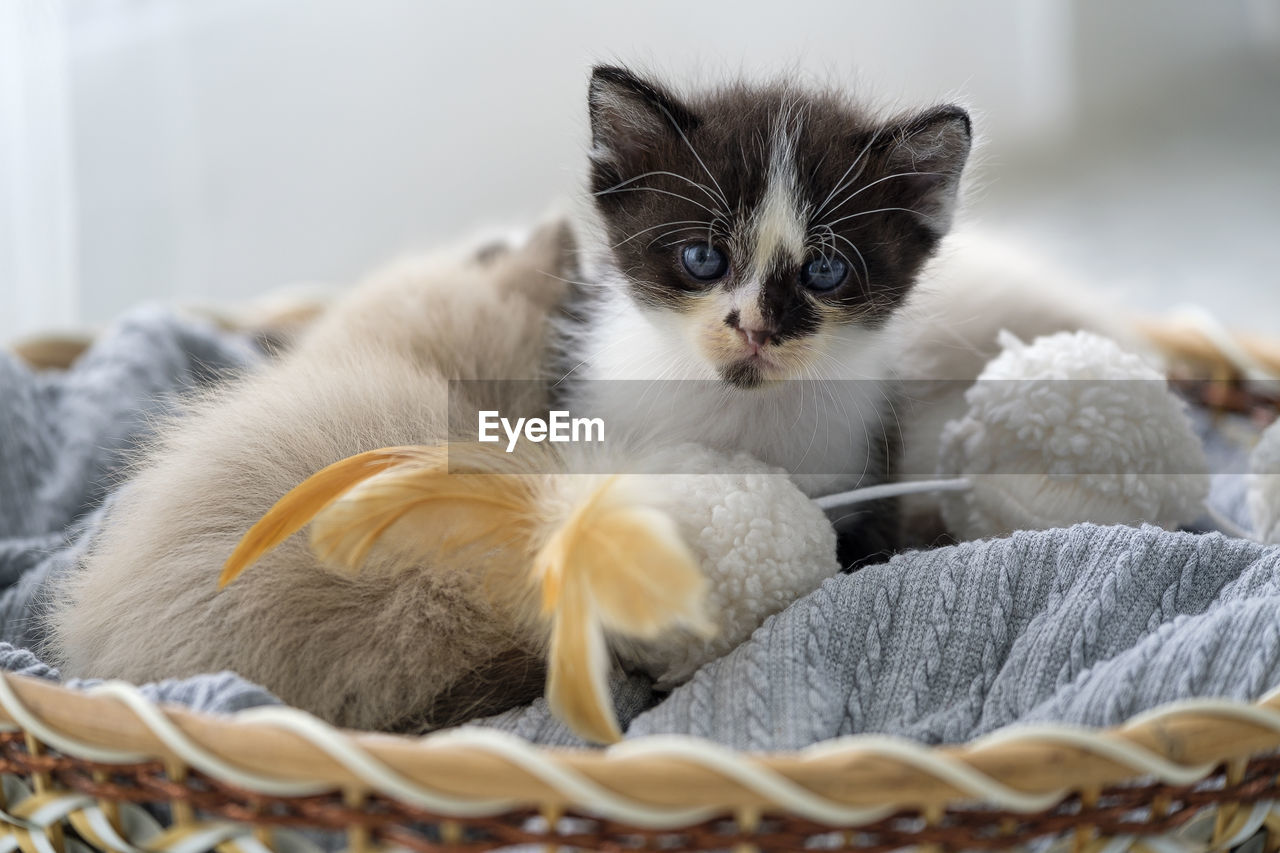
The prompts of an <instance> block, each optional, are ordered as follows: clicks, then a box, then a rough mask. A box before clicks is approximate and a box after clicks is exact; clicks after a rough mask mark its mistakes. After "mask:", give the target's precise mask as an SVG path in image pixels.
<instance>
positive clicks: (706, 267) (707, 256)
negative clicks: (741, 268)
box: [680, 243, 729, 281]
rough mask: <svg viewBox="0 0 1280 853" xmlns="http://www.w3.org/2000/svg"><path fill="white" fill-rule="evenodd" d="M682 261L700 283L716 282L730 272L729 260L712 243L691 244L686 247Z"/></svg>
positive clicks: (681, 256)
mask: <svg viewBox="0 0 1280 853" xmlns="http://www.w3.org/2000/svg"><path fill="white" fill-rule="evenodd" d="M680 260H681V261H682V262H683V263H684V268H685V269H686V270H688V272H689V275H691V276H693V277H694V278H696V279H697V280H698V281H714V280H715V279H717V278H720V277H722V276H723V275H724V274H725V273H726V272H728V270H729V259H728V258H726V257H725V256H724V252H721V251H720V250H719V249H717V248H716V247H715V246H712V245H711V244H710V243H690V244H689V245H688V246H685V247H684V251H683V252H682V253H681V254H680Z"/></svg>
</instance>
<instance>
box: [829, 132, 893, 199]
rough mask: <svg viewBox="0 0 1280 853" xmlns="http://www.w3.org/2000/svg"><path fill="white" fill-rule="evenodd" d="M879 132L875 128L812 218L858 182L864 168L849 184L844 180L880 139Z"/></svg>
mask: <svg viewBox="0 0 1280 853" xmlns="http://www.w3.org/2000/svg"><path fill="white" fill-rule="evenodd" d="M881 130H882V128H876V130H875V132H874V133H872V134H871V138H870V139H868V140H867V144H866V145H864V146H862V150H861V151H860V152H858V156H857V157H855V158H853V162H852V163H850V164H849V168H847V169H845V170H844V174H843V175H841V176H840V180H838V181H836V186H835V189H833V190H831V192H829V193H827V197H826V198H825V199H823V201H822V204H821V205H819V207H818V209H817V211H816V212H815V213H814V214H813V215H814V218H817V217H819V216H821V215H822V212H823V211H824V210H826V209H827V205H828V204H830V203H831V199H833V198H835V197H836V195H838V194H839V193H840V192H841V190H843V189H845V188H846V187H848V186H849V184H852V183H853V182H854V181H856V180H858V178H859V177H861V176H862V172H863V170H864V169H865V168H866V167H865V166H864V167H863V168H862V169H859V170H858V174H856V175H854V176H853V177H852V178H849V183H845V181H844V179H845V178H848V177H849V173H850V172H852V171H853V170H854V168H855V167H856V166H857V165H858V163H859V162H861V160H862V158H863V157H864V156H866V153H867V152H868V151H870V150H871V146H872V145H875V144H876V140H877V139H879V138H880V131H881Z"/></svg>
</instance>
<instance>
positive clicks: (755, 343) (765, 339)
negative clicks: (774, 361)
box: [738, 327, 773, 350]
mask: <svg viewBox="0 0 1280 853" xmlns="http://www.w3.org/2000/svg"><path fill="white" fill-rule="evenodd" d="M738 331H739V332H741V333H742V336H743V337H744V338H746V339H747V343H749V344H751V348H752V349H755V350H759V349H760V348H761V347H763V346H764V345H765V344H767V343H769V341H771V340H773V330H771V329H743V328H741V327H739V328H738Z"/></svg>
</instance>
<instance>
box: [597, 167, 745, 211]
mask: <svg viewBox="0 0 1280 853" xmlns="http://www.w3.org/2000/svg"><path fill="white" fill-rule="evenodd" d="M655 175H666V176H668V177H671V178H676V179H678V180H681V181H684V182H685V183H687V184H689V185H690V186H692V187H697V188H698V189H700V190H702V191H703V192H704V193H706V194H707V198H709V199H711V200H712V201H713V202H715V203H716V204H726V203H725V200H724V198H723V197H722V196H718V195H716V194H715V193H713V192H712V191H711V190H710V189H708V187H707V185H706V184H701V183H698V182H697V181H695V180H693V179H692V178H686V177H685V176H684V175H681V174H680V173H678V172H666V171H663V170H661V169H656V170H654V171H652V172H645V173H644V174H643V175H636V176H635V177H634V178H627V179H626V180H625V181H622V182H621V183H618V184H614V185H613V186H611V187H609V188H608V189H603V190H600V191H599V192H595V193H592V195H596V196H599V195H608V194H609V193H611V192H613V191H614V190H618V189H622V188H623V187H625V186H627V185H628V184H634V183H635V182H636V181H642V180H644V179H645V178H651V177H654V176H655ZM726 206H728V205H727V204H726Z"/></svg>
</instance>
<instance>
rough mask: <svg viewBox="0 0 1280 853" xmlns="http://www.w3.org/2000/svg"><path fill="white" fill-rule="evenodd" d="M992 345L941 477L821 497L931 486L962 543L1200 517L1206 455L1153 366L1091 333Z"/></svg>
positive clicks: (944, 454) (840, 499) (1006, 336)
mask: <svg viewBox="0 0 1280 853" xmlns="http://www.w3.org/2000/svg"><path fill="white" fill-rule="evenodd" d="M1000 344H1001V346H1002V347H1003V348H1004V349H1003V352H1001V354H1000V355H999V356H997V357H996V358H994V359H993V360H992V361H991V362H989V363H988V365H987V367H986V369H985V370H983V372H982V374H981V375H980V376H979V377H978V381H977V382H976V383H975V384H974V385H973V386H972V387H971V388H969V390H968V391H967V392H966V393H965V401H966V402H967V403H968V406H969V408H968V411H967V412H966V413H965V414H964V415H963V416H962V417H960V418H958V419H956V420H953V421H951V422H949V423H948V424H947V425H946V426H945V427H944V429H943V432H942V439H941V447H940V449H939V474H940V475H941V476H942V477H944V478H948V479H942V480H934V481H926V482H905V483H898V484H892V485H890V486H887V487H873V489H869V490H856V491H853V492H846V493H843V494H840V495H831V496H828V497H826V498H822V499H820V503H822V504H823V505H824V506H826V507H828V508H832V509H834V508H837V507H844V506H847V505H849V504H852V503H855V502H859V501H862V500H870V499H872V498H875V497H884V496H886V495H888V494H911V493H916V492H929V491H938V492H941V493H942V498H941V507H942V515H943V520H944V521H945V523H946V525H947V528H948V530H949V531H950V532H951V533H952V534H953V535H955V536H957V537H958V538H960V539H976V538H981V537H988V536H1000V535H1006V534H1008V533H1011V532H1012V531H1014V530H1020V529H1043V528H1047V527H1065V526H1068V525H1071V524H1077V523H1080V522H1084V521H1092V522H1096V523H1099V524H1123V523H1137V522H1147V523H1153V524H1159V525H1162V526H1164V527H1176V526H1178V525H1180V524H1187V523H1190V522H1192V521H1194V520H1196V519H1197V518H1198V517H1200V516H1201V515H1202V514H1203V513H1204V500H1205V497H1206V496H1207V494H1208V491H1209V480H1208V463H1207V462H1206V460H1205V456H1204V451H1203V449H1202V448H1201V446H1200V442H1199V439H1198V438H1197V437H1196V435H1195V433H1194V431H1193V429H1192V425H1191V422H1190V420H1189V418H1188V416H1187V412H1186V405H1185V404H1184V403H1183V402H1182V401H1181V400H1179V399H1178V398H1177V397H1176V396H1174V395H1173V393H1172V392H1171V391H1170V390H1169V389H1168V386H1167V383H1166V380H1165V378H1164V376H1163V375H1162V374H1161V373H1160V372H1159V371H1158V370H1157V369H1156V368H1154V367H1153V366H1151V365H1150V364H1149V363H1148V362H1146V361H1145V360H1144V359H1143V358H1142V357H1140V356H1137V355H1134V354H1132V353H1128V352H1126V351H1124V350H1123V349H1121V348H1120V346H1119V345H1117V344H1116V343H1114V342H1113V341H1111V340H1110V339H1108V338H1104V337H1101V336H1099V335H1096V334H1092V333H1090V332H1060V333H1058V334H1055V335H1048V336H1045V337H1042V338H1037V339H1036V340H1035V341H1034V342H1032V343H1031V344H1024V343H1023V342H1022V341H1020V340H1018V339H1017V338H1016V337H1015V336H1013V335H1012V334H1010V333H1008V332H1005V333H1002V334H1001V336H1000ZM869 492H874V494H868V493H869Z"/></svg>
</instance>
